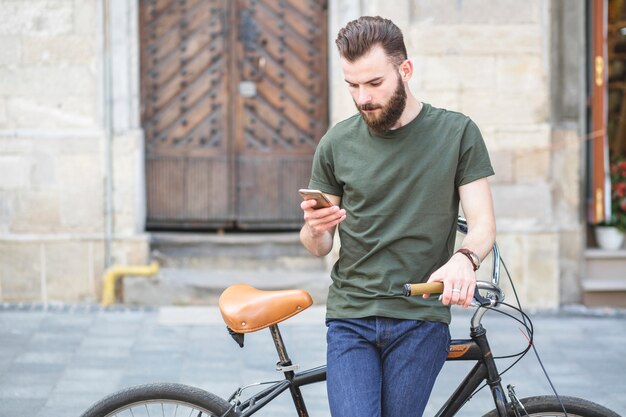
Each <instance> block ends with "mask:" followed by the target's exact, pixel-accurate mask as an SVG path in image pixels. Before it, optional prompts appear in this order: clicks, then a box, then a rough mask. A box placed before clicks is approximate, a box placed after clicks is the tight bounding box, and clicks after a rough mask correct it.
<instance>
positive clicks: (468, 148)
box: [455, 120, 494, 187]
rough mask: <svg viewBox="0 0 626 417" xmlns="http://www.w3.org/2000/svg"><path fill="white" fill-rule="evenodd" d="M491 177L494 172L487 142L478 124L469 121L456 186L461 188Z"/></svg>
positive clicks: (463, 140) (461, 149)
mask: <svg viewBox="0 0 626 417" xmlns="http://www.w3.org/2000/svg"><path fill="white" fill-rule="evenodd" d="M491 175H494V171H493V167H492V166H491V160H490V159H489V153H488V152H487V147H486V146H485V141H484V140H483V136H482V134H481V133H480V130H479V129H478V126H476V123H474V122H473V121H472V120H469V122H468V123H467V125H466V126H465V130H464V131H463V135H462V137H461V146H460V149H459V163H458V165H457V170H456V178H455V184H456V186H457V187H460V186H461V185H465V184H469V183H470V182H473V181H476V180H478V179H481V178H484V177H489V176H491Z"/></svg>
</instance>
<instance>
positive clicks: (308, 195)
mask: <svg viewBox="0 0 626 417" xmlns="http://www.w3.org/2000/svg"><path fill="white" fill-rule="evenodd" d="M298 193H299V194H300V196H301V197H302V198H303V199H305V200H315V201H317V204H316V205H314V206H313V209H315V210H317V209H321V208H327V207H331V206H332V205H333V203H331V202H330V200H329V199H328V198H327V197H326V196H325V195H324V193H323V192H321V191H320V190H308V189H306V188H301V189H299V190H298Z"/></svg>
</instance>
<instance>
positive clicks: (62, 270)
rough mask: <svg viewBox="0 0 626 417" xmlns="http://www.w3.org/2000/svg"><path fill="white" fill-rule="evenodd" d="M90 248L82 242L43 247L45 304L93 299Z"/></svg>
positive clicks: (47, 243) (50, 243) (49, 243)
mask: <svg viewBox="0 0 626 417" xmlns="http://www.w3.org/2000/svg"><path fill="white" fill-rule="evenodd" d="M93 257H94V256H93V245H92V244H91V242H85V241H61V242H46V243H45V262H46V289H47V300H48V301H65V302H76V301H85V300H94V299H95V288H94V277H93V276H91V274H92V271H93V262H94V259H93Z"/></svg>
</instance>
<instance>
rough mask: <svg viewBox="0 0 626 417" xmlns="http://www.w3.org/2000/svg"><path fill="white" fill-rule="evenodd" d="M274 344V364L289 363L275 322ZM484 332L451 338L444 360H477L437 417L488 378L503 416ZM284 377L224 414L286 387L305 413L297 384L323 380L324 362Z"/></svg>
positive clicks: (246, 411)
mask: <svg viewBox="0 0 626 417" xmlns="http://www.w3.org/2000/svg"><path fill="white" fill-rule="evenodd" d="M270 331H271V333H272V338H273V339H274V344H275V345H276V350H277V352H278V356H279V359H280V361H279V362H278V364H277V366H278V367H280V368H289V367H291V365H292V363H291V360H290V359H289V356H288V355H287V351H286V349H285V344H284V343H283V340H282V337H281V336H280V331H279V330H278V325H273V326H271V327H270ZM486 334H487V332H486V331H485V329H484V328H483V327H482V325H480V326H479V327H477V328H472V329H471V332H470V336H471V339H467V340H464V339H455V340H453V341H452V342H451V345H450V353H449V354H448V358H447V361H476V365H475V366H474V367H473V368H472V369H471V370H470V371H469V373H468V374H467V375H466V376H465V378H464V379H463V381H462V382H461V383H460V384H459V386H458V387H457V389H456V390H455V391H454V392H453V393H452V395H451V396H450V398H448V400H447V401H446V402H445V404H444V405H443V406H442V407H441V409H440V410H439V411H438V412H437V414H436V417H452V416H454V415H455V414H456V413H457V412H458V411H459V409H460V408H461V407H462V406H463V405H464V404H465V403H466V402H467V401H468V400H469V399H470V397H471V395H472V394H473V393H474V391H475V390H476V389H477V388H478V387H479V385H480V384H481V383H483V382H485V381H486V382H487V384H488V385H489V387H490V388H491V393H492V395H493V399H494V402H495V404H496V409H497V410H498V414H499V415H500V417H506V416H507V414H506V397H505V395H504V390H503V389H502V384H501V379H500V375H499V374H498V370H497V368H496V363H495V360H494V359H493V355H492V354H491V348H490V347H489V343H488V341H487V335H486ZM284 374H285V379H284V380H282V381H278V382H276V383H273V384H272V385H271V386H270V387H268V388H266V389H265V390H263V391H260V392H258V393H256V394H255V395H253V396H251V397H250V398H248V399H247V400H245V401H243V402H242V403H239V404H233V405H232V407H231V408H230V409H229V410H228V412H226V413H225V414H224V416H223V417H226V416H229V417H230V416H232V417H234V416H237V417H248V416H250V415H252V414H254V413H256V412H257V411H258V410H259V409H261V408H263V407H264V406H265V405H267V404H268V403H269V402H270V401H272V400H273V399H274V398H276V397H277V396H278V395H280V394H282V393H283V392H285V391H286V390H289V391H290V392H291V397H292V399H293V402H294V405H295V407H296V411H297V412H298V416H299V417H308V416H309V414H308V412H307V409H306V405H305V404H304V399H303V397H302V393H301V392H300V387H302V386H305V385H309V384H314V383H317V382H322V381H325V380H326V365H323V366H320V367H318V368H313V369H309V370H307V371H303V372H299V373H297V374H296V373H294V372H293V370H291V369H289V370H286V371H284ZM239 393H240V392H239V391H236V392H235V393H234V394H233V395H231V397H230V398H229V399H228V401H229V402H231V403H232V402H233V400H234V399H235V398H237V397H238V395H239Z"/></svg>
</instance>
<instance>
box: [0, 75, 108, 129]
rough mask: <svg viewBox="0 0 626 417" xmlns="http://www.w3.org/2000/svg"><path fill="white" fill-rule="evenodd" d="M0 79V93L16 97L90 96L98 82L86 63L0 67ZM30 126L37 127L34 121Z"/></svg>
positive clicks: (93, 93)
mask: <svg viewBox="0 0 626 417" xmlns="http://www.w3.org/2000/svg"><path fill="white" fill-rule="evenodd" d="M0 79H2V80H3V82H2V83H0V95H10V96H20V97H38V98H41V97H66V96H70V97H72V96H82V97H84V96H88V97H92V98H94V97H95V95H96V88H97V86H98V79H97V77H96V73H95V72H94V70H93V69H92V68H90V67H89V66H86V65H83V66H67V67H61V66H59V67H21V68H19V69H14V68H0ZM33 122H35V121H33ZM31 127H37V124H36V123H34V125H32V126H31Z"/></svg>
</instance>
